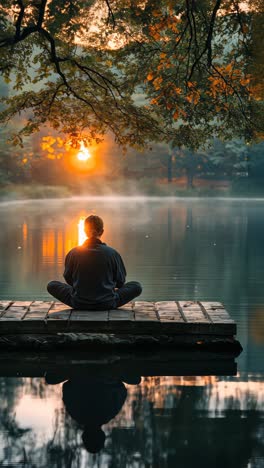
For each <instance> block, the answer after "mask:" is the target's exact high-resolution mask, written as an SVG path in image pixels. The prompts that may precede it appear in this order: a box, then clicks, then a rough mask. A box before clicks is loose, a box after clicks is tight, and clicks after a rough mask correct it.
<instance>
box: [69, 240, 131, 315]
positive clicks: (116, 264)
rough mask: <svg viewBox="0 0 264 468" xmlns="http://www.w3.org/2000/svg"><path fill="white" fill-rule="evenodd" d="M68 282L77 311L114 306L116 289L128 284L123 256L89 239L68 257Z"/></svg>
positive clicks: (98, 241)
mask: <svg viewBox="0 0 264 468" xmlns="http://www.w3.org/2000/svg"><path fill="white" fill-rule="evenodd" d="M64 278H65V280H66V281H67V283H68V284H70V285H71V286H72V287H73V301H74V306H75V307H76V308H78V307H83V306H85V305H87V306H89V308H91V307H93V306H96V308H97V309H98V308H100V307H102V309H106V308H109V307H112V306H113V303H114V299H115V294H114V289H115V288H120V287H122V286H123V284H124V283H125V278H126V270H125V266H124V263H123V261H122V258H121V256H120V255H119V253H118V252H117V251H116V250H114V249H112V248H111V247H109V246H107V245H106V244H105V243H103V242H101V241H100V239H98V238H90V239H87V240H86V241H85V242H84V244H83V245H82V246H79V247H75V248H74V249H72V250H71V251H70V252H69V253H68V254H67V256H66V259H65V271H64Z"/></svg>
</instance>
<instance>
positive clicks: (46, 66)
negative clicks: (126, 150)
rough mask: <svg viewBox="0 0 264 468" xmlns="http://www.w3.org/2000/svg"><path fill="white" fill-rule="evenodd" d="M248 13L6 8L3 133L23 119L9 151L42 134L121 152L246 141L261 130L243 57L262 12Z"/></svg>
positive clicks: (167, 0)
mask: <svg viewBox="0 0 264 468" xmlns="http://www.w3.org/2000/svg"><path fill="white" fill-rule="evenodd" d="M255 3H256V8H255V7H254V5H255ZM252 4H253V10H252V11H250V12H246V13H245V12H243V11H242V10H241V8H240V3H239V2H238V1H236V0H232V1H225V0H201V1H199V2H194V1H192V0H179V1H177V2H173V1H171V0H159V1H157V0H146V1H145V2H130V1H128V0H127V1H124V0H111V1H110V0H97V1H96V0H91V1H89V2H87V1H85V0H82V1H77V0H67V1H66V2H64V1H62V0H50V1H49V2H48V1H47V0H39V1H38V2H35V1H34V0H27V1H25V0H16V1H13V0H6V2H5V3H4V5H3V6H1V7H0V30H1V33H0V51H1V54H0V58H1V71H2V73H3V75H4V77H5V79H6V81H10V83H12V86H13V89H14V94H13V95H10V96H9V97H8V98H7V99H5V100H4V103H5V106H6V107H5V110H4V111H3V112H2V113H1V121H2V122H6V121H7V120H8V119H10V118H12V117H13V116H14V115H15V114H16V113H17V112H22V113H25V112H27V113H28V114H27V122H26V125H25V126H24V128H23V130H22V132H20V134H19V135H18V137H17V138H16V139H15V142H19V138H20V136H23V135H28V134H29V133H31V132H34V131H37V130H38V129H39V128H40V126H41V125H43V124H45V123H46V122H49V123H50V124H51V125H52V126H53V127H54V128H55V129H60V130H61V131H62V132H65V133H69V134H70V135H71V137H72V138H77V139H78V138H80V134H81V133H82V132H83V131H84V130H85V132H86V137H87V138H88V139H89V138H96V137H98V135H101V134H103V133H104V132H105V131H111V132H112V133H113V134H114V135H115V137H116V140H117V141H118V143H120V144H132V145H133V144H141V145H144V144H145V142H146V141H148V140H150V139H152V140H153V139H159V140H162V139H163V140H166V141H172V142H173V145H174V146H178V145H182V144H184V145H188V146H189V147H191V148H197V147H199V146H200V144H201V142H204V141H205V140H206V139H207V138H208V137H209V136H211V135H212V133H214V134H215V135H218V136H221V135H225V136H229V135H230V134H231V133H232V134H233V133H234V132H236V134H239V135H240V134H243V135H245V134H246V135H247V138H248V139H250V138H252V137H253V136H255V135H256V134H257V133H259V132H260V119H261V113H260V107H261V102H260V101H259V94H258V95H257V99H255V96H256V86H257V85H256V82H255V81H256V80H257V78H256V77H255V81H254V80H253V78H252V76H251V75H252V73H253V72H254V67H253V66H252V60H251V56H252V54H251V52H250V46H252V40H253V37H254V35H253V33H252V28H251V25H252V21H253V20H252V18H255V17H256V16H257V17H258V18H259V17H261V15H262V10H261V7H260V1H256V2H252V3H251V5H252ZM254 8H255V9H254ZM255 29H256V28H255ZM251 48H252V47H251ZM139 95H140V96H139ZM142 96H143V99H142ZM139 97H141V100H139ZM144 97H145V99H144ZM66 117H67V118H66Z"/></svg>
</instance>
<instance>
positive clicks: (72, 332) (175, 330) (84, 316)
mask: <svg viewBox="0 0 264 468" xmlns="http://www.w3.org/2000/svg"><path fill="white" fill-rule="evenodd" d="M235 334H236V324H235V322H234V320H232V319H231V317H230V315H229V314H228V312H227V311H226V310H225V308H224V306H223V305H222V304H221V303H220V302H204V301H199V302H194V301H162V302H145V301H136V302H131V303H129V304H126V305H125V306H123V307H122V308H120V309H116V310H104V311H84V310H74V309H71V308H70V307H68V306H65V305H64V304H62V303H60V302H48V301H0V347H5V346H7V345H9V346H11V347H25V346H26V347H27V346H35V347H42V346H44V347H46V348H48V347H49V346H50V347H52V346H55V347H56V346H60V345H64V346H72V345H73V344H75V345H77V344H78V345H82V346H83V347H87V346H88V345H89V346H91V344H97V345H103V344H104V345H111V344H119V345H122V344H135V345H139V344H149V345H150V344H157V343H159V344H161V345H167V344H168V345H172V346H175V345H184V344H186V345H188V346H190V345H193V344H195V345H197V346H198V347H199V346H200V347H202V346H207V345H208V344H212V343H214V344H215V345H221V344H226V345H230V346H231V347H232V346H235V345H237V342H236V340H235V339H234V335H235Z"/></svg>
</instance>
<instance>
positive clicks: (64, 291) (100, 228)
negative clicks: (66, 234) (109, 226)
mask: <svg viewBox="0 0 264 468" xmlns="http://www.w3.org/2000/svg"><path fill="white" fill-rule="evenodd" d="M84 230H85V234H86V235H87V237H88V239H86V241H85V242H84V244H83V245H81V246H79V247H75V248H74V249H72V250H70V252H69V253H68V254H67V255H66V258H65V271H64V278H65V280H66V282H67V283H68V284H65V283H61V282H60V281H50V282H49V284H48V286H47V289H48V292H49V293H50V294H51V295H52V296H54V297H55V298H56V299H58V300H60V301H61V302H64V304H67V305H69V306H70V307H73V308H75V309H84V310H89V309H90V310H105V309H115V308H117V307H120V306H122V305H124V304H126V303H127V302H129V301H131V300H132V299H134V298H135V297H137V296H139V295H140V294H141V292H142V288H141V285H140V283H138V282H137V281H130V282H128V283H125V279H126V269H125V266H124V263H123V260H122V258H121V256H120V255H119V253H118V252H117V251H116V250H114V249H113V248H111V247H109V246H107V245H106V244H105V243H103V242H102V241H101V236H102V235H103V233H104V225H103V220H102V219H101V218H99V216H95V215H91V216H88V218H86V219H85V222H84Z"/></svg>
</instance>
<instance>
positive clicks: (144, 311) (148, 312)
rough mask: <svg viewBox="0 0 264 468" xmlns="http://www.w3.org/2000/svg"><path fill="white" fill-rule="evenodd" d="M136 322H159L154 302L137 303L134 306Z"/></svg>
mask: <svg viewBox="0 0 264 468" xmlns="http://www.w3.org/2000/svg"><path fill="white" fill-rule="evenodd" d="M134 313H135V320H136V321H143V322H145V321H152V322H158V317H157V313H156V306H155V303H154V302H146V301H136V302H135V305H134Z"/></svg>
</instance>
